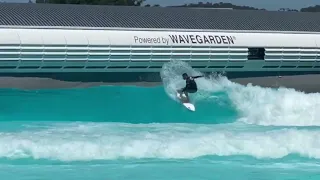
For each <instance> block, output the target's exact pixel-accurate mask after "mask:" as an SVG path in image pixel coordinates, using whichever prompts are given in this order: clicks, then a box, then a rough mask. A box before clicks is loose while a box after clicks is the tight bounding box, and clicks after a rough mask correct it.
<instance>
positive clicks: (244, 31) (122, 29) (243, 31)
mask: <svg viewBox="0 0 320 180" xmlns="http://www.w3.org/2000/svg"><path fill="white" fill-rule="evenodd" d="M5 28H8V29H9V28H10V29H65V30H117V31H119V30H120V31H176V32H230V33H279V34H320V32H313V31H267V30H266V31H261V30H221V29H173V28H172V29H164V28H160V29H156V28H124V27H77V26H8V25H0V29H5Z"/></svg>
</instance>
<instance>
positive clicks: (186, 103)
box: [177, 93, 196, 111]
mask: <svg viewBox="0 0 320 180" xmlns="http://www.w3.org/2000/svg"><path fill="white" fill-rule="evenodd" d="M177 97H178V99H179V100H180V102H181V103H182V105H183V106H184V107H186V108H187V109H189V110H190V111H196V108H195V106H194V105H193V104H192V103H190V101H189V99H188V98H187V97H186V95H185V94H182V97H181V94H180V93H177Z"/></svg>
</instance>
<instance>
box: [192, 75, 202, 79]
mask: <svg viewBox="0 0 320 180" xmlns="http://www.w3.org/2000/svg"><path fill="white" fill-rule="evenodd" d="M200 77H204V76H202V75H201V76H192V78H193V79H197V78H200Z"/></svg>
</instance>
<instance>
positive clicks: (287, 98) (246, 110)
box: [227, 82, 320, 126]
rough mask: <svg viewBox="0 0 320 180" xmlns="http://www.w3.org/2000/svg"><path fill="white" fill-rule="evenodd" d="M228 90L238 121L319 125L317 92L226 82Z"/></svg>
mask: <svg viewBox="0 0 320 180" xmlns="http://www.w3.org/2000/svg"><path fill="white" fill-rule="evenodd" d="M227 84H228V85H227V86H228V90H227V93H228V95H229V97H230V99H231V101H232V103H233V104H234V105H235V107H236V109H237V110H238V111H239V113H240V115H241V116H242V118H241V119H240V121H243V122H245V123H249V124H258V125H276V126H319V125H320V94H319V93H313V94H306V93H303V92H298V91H295V90H294V89H287V88H279V89H271V88H262V87H259V86H252V85H250V84H249V85H247V86H242V85H239V84H235V83H230V82H228V83H227Z"/></svg>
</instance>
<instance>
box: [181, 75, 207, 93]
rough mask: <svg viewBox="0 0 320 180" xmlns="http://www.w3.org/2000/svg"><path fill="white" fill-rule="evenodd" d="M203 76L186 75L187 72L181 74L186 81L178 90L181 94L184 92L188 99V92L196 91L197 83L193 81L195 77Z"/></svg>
mask: <svg viewBox="0 0 320 180" xmlns="http://www.w3.org/2000/svg"><path fill="white" fill-rule="evenodd" d="M200 77H204V76H188V74H187V73H183V74H182V78H183V79H184V80H185V81H186V86H185V87H184V88H182V89H180V90H178V92H179V93H180V95H181V94H185V95H186V97H187V98H188V99H189V95H188V93H196V92H197V91H198V87H197V83H196V82H195V79H197V78H200Z"/></svg>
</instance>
